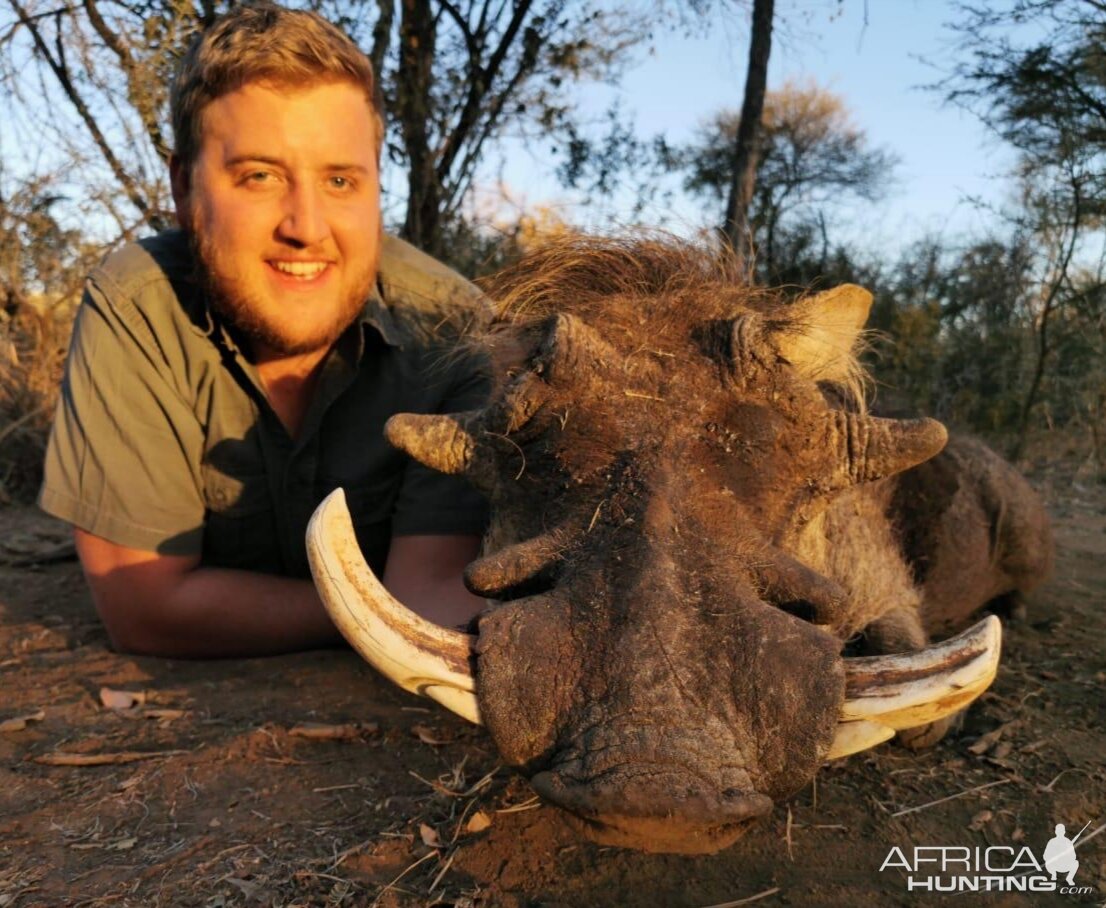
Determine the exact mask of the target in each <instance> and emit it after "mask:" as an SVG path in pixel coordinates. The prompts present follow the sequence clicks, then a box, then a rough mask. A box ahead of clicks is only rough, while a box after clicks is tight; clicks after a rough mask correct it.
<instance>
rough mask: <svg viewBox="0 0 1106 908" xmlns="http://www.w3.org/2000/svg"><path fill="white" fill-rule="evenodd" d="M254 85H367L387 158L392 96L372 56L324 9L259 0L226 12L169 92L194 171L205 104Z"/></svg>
mask: <svg viewBox="0 0 1106 908" xmlns="http://www.w3.org/2000/svg"><path fill="white" fill-rule="evenodd" d="M251 82H261V83H265V84H268V85H272V86H275V87H278V88H288V89H302V88H308V87H311V86H315V85H320V84H325V83H330V82H349V83H350V84H352V85H355V86H357V87H358V88H361V89H363V90H364V92H365V101H366V102H367V103H368V105H369V106H370V107H371V108H372V112H373V117H374V120H375V123H376V153H377V156H378V157H379V155H380V149H381V147H382V145H383V142H384V101H383V96H382V94H381V92H380V87H379V84H378V82H377V79H376V77H375V74H374V73H373V67H372V62H371V61H370V60H369V58H368V57H367V56H366V55H365V54H364V52H363V51H362V50H361V49H360V48H359V47H358V46H357V45H356V44H354V43H353V41H352V40H351V39H350V38H349V36H348V35H346V34H345V33H344V32H343V31H342V30H341V29H340V28H338V26H336V25H334V24H333V23H330V22H328V21H327V20H326V19H324V18H323V17H322V16H320V15H319V14H318V13H315V12H311V11H309V10H297V9H288V8H287V7H283V6H280V5H279V4H276V3H271V2H268V0H255V2H248V3H241V4H239V5H237V6H234V7H232V8H231V9H230V10H229V11H228V12H226V13H224V14H223V15H222V16H219V17H218V18H217V19H216V20H215V21H214V22H213V23H212V24H211V25H210V26H209V27H208V28H206V29H204V30H203V31H202V32H200V33H199V34H197V35H196V36H195V37H194V38H193V39H192V43H191V44H190V45H189V46H188V50H187V51H185V54H184V56H183V57H182V58H181V62H180V66H179V68H178V70H177V73H176V75H175V77H174V79H173V84H172V87H171V89H170V93H169V120H170V122H171V124H172V127H173V140H174V144H175V154H176V156H177V157H178V158H179V159H180V161H181V163H182V164H183V165H184V166H185V167H186V168H188V167H191V166H192V164H193V163H195V160H196V155H197V154H199V150H200V142H201V138H202V134H203V112H204V108H205V107H207V105H208V104H210V103H211V102H212V101H214V100H216V99H218V98H220V97H222V96H223V95H226V94H230V93H231V92H233V91H236V90H237V89H239V88H241V87H242V86H244V85H246V84H247V83H251Z"/></svg>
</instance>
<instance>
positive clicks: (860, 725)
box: [826, 720, 895, 760]
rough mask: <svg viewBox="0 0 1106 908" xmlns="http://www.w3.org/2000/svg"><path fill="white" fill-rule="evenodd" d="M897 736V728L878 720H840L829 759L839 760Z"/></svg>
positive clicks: (827, 756)
mask: <svg viewBox="0 0 1106 908" xmlns="http://www.w3.org/2000/svg"><path fill="white" fill-rule="evenodd" d="M893 737H895V729H893V728H891V727H889V726H887V725H880V724H879V723H878V722H866V721H863V720H861V721H860V722H840V723H838V725H837V733H836V734H835V735H834V736H833V743H832V744H830V749H829V753H827V754H826V759H827V760H839V759H840V758H841V757H847V756H849V755H850V754H856V753H860V751H862V750H868V749H869V748H871V747H875V746H876V745H877V744H882V743H883V742H884V741H887V740H888V739H890V738H893Z"/></svg>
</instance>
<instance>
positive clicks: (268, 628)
mask: <svg viewBox="0 0 1106 908" xmlns="http://www.w3.org/2000/svg"><path fill="white" fill-rule="evenodd" d="M74 537H75V540H76V544H77V554H78V555H79V556H80V559H81V565H82V567H83V568H84V572H85V577H86V578H87V579H88V585H89V587H90V588H91V590H92V600H93V602H94V603H95V605H96V611H97V612H98V613H99V615H100V619H101V620H102V621H103V622H104V626H105V627H106V628H107V632H108V636H109V637H110V638H111V642H112V645H113V646H114V647H115V648H116V649H117V650H119V651H120V652H126V653H135V654H142V655H151V656H170V657H179V658H186V659H187V658H191V659H200V658H211V657H226V656H261V655H271V654H274V653H284V652H292V651H294V650H303V649H313V648H317V647H322V646H333V645H335V644H337V643H339V642H341V637H340V635H339V634H338V632H337V630H335V628H334V625H333V624H332V623H331V621H330V618H329V617H328V616H327V614H326V610H325V609H324V608H323V605H322V603H321V602H320V601H319V597H318V594H317V593H316V592H315V587H314V586H313V585H312V584H311V583H310V582H309V581H307V580H294V579H291V578H287V577H275V576H272V575H270V574H257V573H251V572H248V571H235V570H227V569H224V568H209V567H201V566H200V560H199V558H198V557H193V556H179V555H159V554H157V553H156V552H146V551H141V550H139V549H131V548H127V547H126V546H121V545H116V544H115V543H113V542H109V541H107V540H106V539H101V538H100V537H98V536H93V535H91V534H89V533H86V532H84V531H83V530H78V529H75V530H74ZM479 546H480V540H479V537H476V536H400V537H397V538H395V539H393V540H392V546H391V550H390V551H389V553H388V561H387V565H386V567H385V570H384V577H383V578H382V579H383V582H384V585H385V586H386V587H387V588H388V590H389V591H390V592H391V593H392V595H393V596H395V597H396V598H397V599H399V600H400V601H401V602H402V603H404V605H406V606H407V607H408V608H410V609H412V610H413V611H415V612H418V613H419V614H420V615H422V616H423V617H425V618H429V619H430V620H431V621H434V622H436V623H438V624H443V625H446V626H459V625H464V624H467V623H468V622H469V621H470V620H471V619H472V617H473V616H474V615H475V614H476V613H477V612H479V611H480V609H481V608H482V607H483V605H484V603H483V600H482V599H480V598H478V597H476V596H473V595H472V594H471V593H469V592H468V591H467V590H466V589H465V587H464V584H463V583H462V581H461V572H462V571H463V570H464V568H465V566H466V565H467V564H468V563H469V561H471V560H472V559H473V558H475V557H476V553H477V551H478V549H479Z"/></svg>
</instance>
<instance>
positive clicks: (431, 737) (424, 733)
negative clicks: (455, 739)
mask: <svg viewBox="0 0 1106 908" xmlns="http://www.w3.org/2000/svg"><path fill="white" fill-rule="evenodd" d="M411 734H413V735H414V736H415V737H416V738H418V739H419V740H420V741H422V743H423V744H429V745H431V746H432V747H440V746H441V745H443V744H448V743H449V740H448V739H445V738H441V737H437V732H435V731H434V730H433V729H432V728H427V727H426V726H425V725H412V726H411Z"/></svg>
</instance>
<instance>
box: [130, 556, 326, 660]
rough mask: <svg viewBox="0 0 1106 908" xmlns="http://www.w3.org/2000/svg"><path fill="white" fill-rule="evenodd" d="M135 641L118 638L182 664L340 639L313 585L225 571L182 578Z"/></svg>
mask: <svg viewBox="0 0 1106 908" xmlns="http://www.w3.org/2000/svg"><path fill="white" fill-rule="evenodd" d="M135 636H136V638H137V639H135V640H134V641H128V640H114V637H115V635H114V634H113V640H114V642H116V643H117V645H120V646H121V648H125V649H127V650H129V651H131V652H144V653H147V654H150V655H159V656H175V657H180V658H205V657H217V656H263V655H271V654H275V653H284V652H291V651H294V650H303V649H314V648H317V647H321V646H332V645H334V644H336V643H338V642H340V640H341V637H340V635H339V634H338V631H337V630H336V629H335V627H334V625H333V624H332V623H331V621H330V618H329V617H328V616H327V614H326V611H325V609H324V608H323V605H322V603H321V602H320V601H319V597H318V594H317V593H316V592H315V588H314V586H312V584H311V582H310V581H308V580H293V579H291V578H287V577H275V576H272V575H269V574H254V573H250V572H247V571H234V570H226V569H222V568H196V569H195V570H192V571H189V572H187V573H186V574H184V575H183V576H182V578H181V579H180V581H179V582H178V583H177V584H175V585H174V587H173V588H172V590H171V591H170V592H169V594H168V595H167V596H166V597H165V598H163V599H162V601H161V602H160V603H159V604H158V606H157V608H156V610H155V611H154V613H153V614H151V615H150V616H149V619H148V620H147V621H143V622H141V624H140V627H139V628H138V629H136V633H135ZM128 644H130V645H128Z"/></svg>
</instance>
